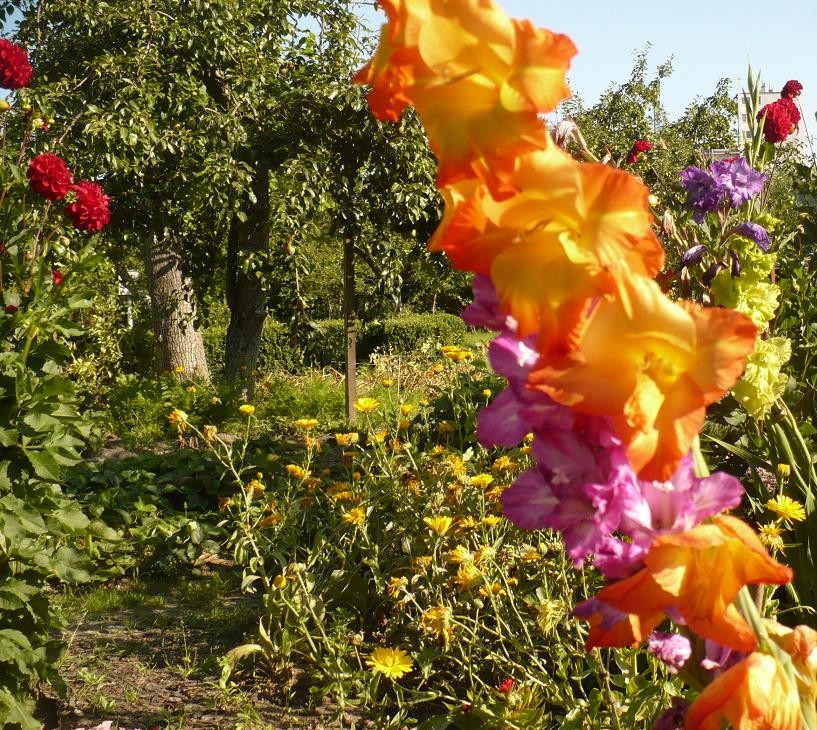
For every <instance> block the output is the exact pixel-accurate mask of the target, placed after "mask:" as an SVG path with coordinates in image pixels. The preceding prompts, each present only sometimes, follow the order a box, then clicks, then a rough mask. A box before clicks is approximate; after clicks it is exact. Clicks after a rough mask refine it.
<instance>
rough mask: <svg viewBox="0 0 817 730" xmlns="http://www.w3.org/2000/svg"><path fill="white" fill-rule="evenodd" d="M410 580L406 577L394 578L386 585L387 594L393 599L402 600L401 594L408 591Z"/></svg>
mask: <svg viewBox="0 0 817 730" xmlns="http://www.w3.org/2000/svg"><path fill="white" fill-rule="evenodd" d="M407 585H408V578H406V577H405V576H396V575H395V576H392V577H391V578H389V580H388V582H387V583H386V593H388V594H389V596H391V597H392V598H400V594H401V593H402V592H403V591H404V590H405V589H406V586H407Z"/></svg>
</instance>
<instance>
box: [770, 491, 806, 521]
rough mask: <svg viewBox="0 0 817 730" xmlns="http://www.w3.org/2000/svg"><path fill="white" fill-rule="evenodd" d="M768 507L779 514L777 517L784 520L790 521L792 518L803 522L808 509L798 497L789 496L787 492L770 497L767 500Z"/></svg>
mask: <svg viewBox="0 0 817 730" xmlns="http://www.w3.org/2000/svg"><path fill="white" fill-rule="evenodd" d="M766 507H768V508H769V509H770V510H771V511H772V512H774V513H775V514H776V515H777V519H778V520H781V521H782V522H788V521H790V520H792V521H794V522H803V520H805V519H806V510H805V509H804V508H803V505H802V504H800V502H798V501H797V500H796V499H792V498H791V497H787V496H786V495H785V494H780V495H778V496H777V497H775V498H774V499H770V500H769V501H768V502H766Z"/></svg>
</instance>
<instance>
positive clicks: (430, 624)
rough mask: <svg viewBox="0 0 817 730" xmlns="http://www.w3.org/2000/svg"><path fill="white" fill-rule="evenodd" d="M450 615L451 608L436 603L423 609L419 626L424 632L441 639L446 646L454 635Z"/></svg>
mask: <svg viewBox="0 0 817 730" xmlns="http://www.w3.org/2000/svg"><path fill="white" fill-rule="evenodd" d="M452 617H453V616H452V613H451V609H450V608H448V606H443V605H442V604H437V605H436V606H434V607H432V608H428V609H426V610H425V611H423V613H422V615H421V616H420V628H421V629H422V630H423V631H424V632H425V633H427V634H431V635H432V636H435V637H437V638H438V639H442V641H443V644H445V646H448V645H449V644H450V643H451V639H452V637H453V636H454V627H453V626H452Z"/></svg>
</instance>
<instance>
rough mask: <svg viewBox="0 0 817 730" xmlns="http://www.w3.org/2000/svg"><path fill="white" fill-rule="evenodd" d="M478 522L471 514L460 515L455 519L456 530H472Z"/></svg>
mask: <svg viewBox="0 0 817 730" xmlns="http://www.w3.org/2000/svg"><path fill="white" fill-rule="evenodd" d="M478 524H479V521H478V520H477V519H476V518H475V517H473V516H471V515H468V516H467V517H460V519H459V520H458V521H457V530H458V531H460V532H463V531H465V530H473V529H474V528H475V527H476V526H477V525H478Z"/></svg>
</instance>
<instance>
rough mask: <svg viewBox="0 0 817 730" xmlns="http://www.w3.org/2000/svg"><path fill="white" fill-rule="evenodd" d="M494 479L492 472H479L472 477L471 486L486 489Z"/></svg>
mask: <svg viewBox="0 0 817 730" xmlns="http://www.w3.org/2000/svg"><path fill="white" fill-rule="evenodd" d="M493 481H494V478H493V477H492V476H491V475H490V474H477V475H475V476H472V477H471V486H474V487H479V488H480V489H485V487H487V486H488V485H489V484H491V482H493Z"/></svg>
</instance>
